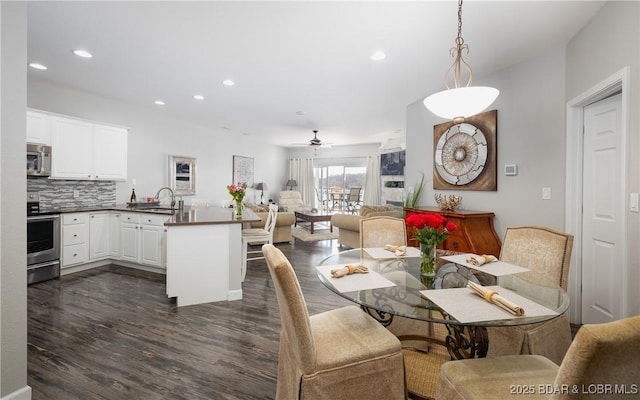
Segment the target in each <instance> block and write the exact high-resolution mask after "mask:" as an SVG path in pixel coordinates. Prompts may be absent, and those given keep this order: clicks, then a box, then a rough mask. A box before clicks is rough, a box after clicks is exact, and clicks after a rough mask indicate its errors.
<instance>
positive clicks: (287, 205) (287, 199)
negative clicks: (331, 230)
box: [278, 190, 311, 212]
mask: <svg viewBox="0 0 640 400" xmlns="http://www.w3.org/2000/svg"><path fill="white" fill-rule="evenodd" d="M278 206H279V207H281V210H282V211H291V212H294V211H309V210H311V206H310V205H308V204H305V203H304V202H303V201H302V195H300V192H298V191H295V190H283V191H282V192H280V200H279V202H278Z"/></svg>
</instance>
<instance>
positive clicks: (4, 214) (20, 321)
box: [0, 1, 31, 400]
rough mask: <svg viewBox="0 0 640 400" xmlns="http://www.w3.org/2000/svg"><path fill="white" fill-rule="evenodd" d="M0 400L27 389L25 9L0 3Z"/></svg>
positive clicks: (21, 396) (23, 5)
mask: <svg viewBox="0 0 640 400" xmlns="http://www.w3.org/2000/svg"><path fill="white" fill-rule="evenodd" d="M0 31H1V33H0V38H1V40H2V43H1V45H0V49H1V52H2V53H1V56H0V59H1V61H2V63H1V64H0V72H1V78H0V79H1V81H0V87H1V88H2V91H1V92H0V96H1V97H0V130H1V135H0V151H1V153H0V154H1V159H0V203H1V204H2V209H1V211H0V398H9V397H11V398H12V399H19V400H22V399H29V398H31V390H30V388H29V387H28V386H27V273H26V253H27V249H26V241H27V235H26V223H25V218H26V215H25V208H24V205H25V200H26V187H27V182H26V176H25V174H24V151H25V147H24V146H25V138H24V132H25V129H26V118H25V104H26V91H25V89H26V65H27V51H26V49H27V7H26V3H24V2H5V1H3V2H0Z"/></svg>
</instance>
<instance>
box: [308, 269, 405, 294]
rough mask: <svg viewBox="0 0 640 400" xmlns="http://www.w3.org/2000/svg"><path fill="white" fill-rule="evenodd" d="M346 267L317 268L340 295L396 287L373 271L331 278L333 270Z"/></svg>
mask: <svg viewBox="0 0 640 400" xmlns="http://www.w3.org/2000/svg"><path fill="white" fill-rule="evenodd" d="M345 265H348V264H335V265H321V266H319V267H316V268H317V269H318V271H320V273H321V274H322V275H324V277H325V278H327V280H328V281H329V282H331V283H332V284H333V286H334V287H335V288H336V289H337V290H338V291H339V292H340V293H344V292H353V291H356V290H367V289H378V288H385V287H391V286H396V284H395V283H393V282H391V281H390V280H388V279H387V278H385V277H383V276H382V275H380V274H379V273H377V272H374V271H371V270H370V271H369V272H368V273H366V274H351V275H345V276H343V277H341V278H332V277H331V270H332V269H338V268H342V267H344V266H345Z"/></svg>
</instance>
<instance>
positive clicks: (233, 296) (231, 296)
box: [227, 289, 242, 301]
mask: <svg viewBox="0 0 640 400" xmlns="http://www.w3.org/2000/svg"><path fill="white" fill-rule="evenodd" d="M227 300H229V301H233V300H242V289H239V290H230V291H229V293H227Z"/></svg>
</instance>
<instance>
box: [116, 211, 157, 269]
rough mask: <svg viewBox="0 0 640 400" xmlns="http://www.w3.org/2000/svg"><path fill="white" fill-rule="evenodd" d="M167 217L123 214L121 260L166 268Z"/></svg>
mask: <svg viewBox="0 0 640 400" xmlns="http://www.w3.org/2000/svg"><path fill="white" fill-rule="evenodd" d="M166 220H167V217H166V216H161V215H153V214H135V213H123V214H122V220H121V227H122V228H121V230H120V234H121V237H120V239H121V251H122V253H121V259H122V260H124V261H130V262H133V263H137V264H142V265H148V266H154V267H162V268H164V257H163V243H164V241H165V238H164V235H165V233H164V223H165V221H166Z"/></svg>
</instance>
